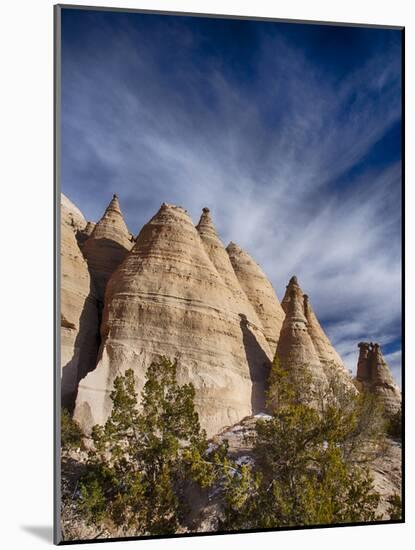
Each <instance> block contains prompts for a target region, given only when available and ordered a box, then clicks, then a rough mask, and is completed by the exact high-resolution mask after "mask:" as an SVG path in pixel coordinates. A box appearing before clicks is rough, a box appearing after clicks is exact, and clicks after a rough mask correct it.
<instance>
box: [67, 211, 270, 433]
mask: <svg viewBox="0 0 415 550" xmlns="http://www.w3.org/2000/svg"><path fill="white" fill-rule="evenodd" d="M232 300H233V296H232V294H231V291H230V290H229V287H228V286H227V284H226V283H225V281H224V280H223V279H222V277H221V276H220V275H219V273H218V271H217V269H216V267H215V266H214V264H213V263H212V261H211V260H210V258H209V256H208V254H207V252H206V250H205V247H204V245H203V243H202V240H201V238H200V236H199V233H198V231H197V230H196V228H195V227H194V225H193V223H192V220H191V219H190V217H189V216H188V215H187V213H186V211H185V210H183V209H182V208H180V207H176V206H171V205H167V204H163V205H162V207H161V208H160V210H159V212H158V213H157V214H156V215H155V216H154V217H153V218H152V219H151V220H150V222H148V223H147V224H146V225H145V226H144V227H143V229H142V230H141V232H140V234H139V236H138V237H137V240H136V244H135V246H134V248H133V249H132V251H131V252H130V253H129V255H128V257H127V258H126V259H125V261H124V262H123V263H122V264H121V266H120V267H119V268H118V269H117V271H116V272H115V273H114V275H113V276H112V277H111V279H110V281H109V283H108V286H107V293H106V300H105V308H104V313H103V321H102V330H101V336H102V341H103V343H102V347H101V350H100V359H99V363H98V365H97V367H96V369H95V370H94V371H93V372H91V373H90V374H89V375H88V376H87V377H86V378H85V379H84V380H83V381H82V383H81V385H80V388H79V392H78V398H77V403H76V410H75V418H76V419H77V420H78V421H79V422H80V423H81V425H82V426H83V427H84V428H85V429H89V428H90V427H91V425H92V424H94V423H97V422H98V423H103V422H104V421H105V419H106V417H107V416H108V414H109V412H110V407H111V402H110V399H109V393H110V391H111V389H112V385H113V380H114V378H115V376H117V375H118V374H119V373H120V372H123V371H125V370H126V369H127V368H132V369H133V370H134V373H135V379H136V387H137V391H138V392H140V391H141V389H142V387H143V384H144V381H145V371H146V369H147V367H148V366H149V364H150V363H151V361H152V360H153V359H155V358H157V357H159V356H160V355H166V356H167V357H169V358H171V359H173V358H177V359H178V361H179V372H178V377H179V381H180V383H184V382H189V381H190V382H192V383H193V384H194V386H195V389H196V399H195V402H196V407H197V410H198V412H199V415H200V420H201V424H202V426H203V427H204V428H206V430H207V432H208V434H213V433H215V432H216V431H217V430H218V429H220V428H221V427H223V426H225V425H228V424H233V423H235V422H236V421H238V420H239V419H241V418H243V417H244V416H247V415H249V414H251V413H252V411H255V410H258V409H260V408H262V407H263V400H264V394H263V388H264V382H265V379H266V377H267V375H268V370H269V366H270V361H269V357H268V356H267V353H269V350H267V344H266V341H265V339H264V337H263V336H262V333H261V331H260V330H258V327H256V326H254V325H252V324H251V323H250V321H249V319H248V318H247V316H246V315H245V314H241V315H238V314H237V313H235V311H234V309H232V310H231V309H230V308H229V307H228V304H230V303H231V302H232Z"/></svg>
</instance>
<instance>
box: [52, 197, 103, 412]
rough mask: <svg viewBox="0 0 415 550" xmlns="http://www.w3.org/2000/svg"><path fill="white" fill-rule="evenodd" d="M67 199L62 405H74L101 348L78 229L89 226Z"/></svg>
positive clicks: (63, 241) (63, 234) (63, 244)
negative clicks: (83, 381)
mask: <svg viewBox="0 0 415 550" xmlns="http://www.w3.org/2000/svg"><path fill="white" fill-rule="evenodd" d="M85 223H86V222H85V220H84V218H83V216H82V214H81V213H80V212H79V210H78V209H77V208H76V207H74V209H73V210H72V209H71V206H70V201H69V200H68V199H66V197H65V200H64V201H63V202H62V207H61V304H60V309H61V312H60V313H61V347H60V351H61V373H62V383H61V390H62V406H64V407H66V408H68V409H69V410H72V409H73V407H74V402H75V397H76V392H77V387H78V383H79V380H80V379H81V378H82V377H83V376H85V375H86V374H87V373H88V372H89V371H90V370H91V369H93V368H94V367H95V361H96V356H97V351H98V345H97V344H98V340H97V338H98V333H99V327H98V311H97V302H96V293H95V290H94V287H93V283H92V281H91V277H90V274H89V271H88V266H87V263H86V261H85V259H84V257H83V255H82V252H81V250H80V249H79V246H78V242H77V240H76V232H77V231H79V230H81V229H82V228H83V226H84V225H85Z"/></svg>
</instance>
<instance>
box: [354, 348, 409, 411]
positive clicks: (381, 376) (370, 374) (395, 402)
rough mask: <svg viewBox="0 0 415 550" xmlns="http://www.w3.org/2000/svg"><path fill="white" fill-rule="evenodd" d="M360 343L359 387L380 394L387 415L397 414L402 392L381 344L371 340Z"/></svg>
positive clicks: (357, 375) (357, 376)
mask: <svg viewBox="0 0 415 550" xmlns="http://www.w3.org/2000/svg"><path fill="white" fill-rule="evenodd" d="M358 345H359V360H358V364H357V374H356V380H357V385H358V387H359V388H360V389H362V390H363V391H368V392H370V393H373V394H375V395H377V396H379V399H380V400H381V402H382V403H383V406H384V409H385V413H386V414H387V415H393V414H395V413H396V412H397V411H398V410H399V409H400V407H401V400H402V397H401V392H400V390H399V388H398V386H397V385H396V384H395V382H394V380H393V377H392V373H391V372H390V370H389V367H388V365H387V363H386V361H385V358H384V357H383V354H382V351H381V349H380V345H379V344H373V343H369V342H360V343H359V344H358Z"/></svg>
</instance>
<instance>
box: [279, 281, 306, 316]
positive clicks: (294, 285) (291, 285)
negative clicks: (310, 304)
mask: <svg viewBox="0 0 415 550" xmlns="http://www.w3.org/2000/svg"><path fill="white" fill-rule="evenodd" d="M292 291H294V293H295V295H296V297H297V299H298V300H299V301H303V291H302V290H301V288H300V285H299V284H298V279H297V277H296V276H295V275H293V276H292V277H291V279H290V280H289V282H288V285H287V286H286V291H285V294H284V298H283V299H282V302H281V307H282V309H283V310H284V311H285V313H287V309H288V304H289V303H290V300H291V294H292Z"/></svg>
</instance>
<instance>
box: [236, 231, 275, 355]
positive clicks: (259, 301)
mask: <svg viewBox="0 0 415 550" xmlns="http://www.w3.org/2000/svg"><path fill="white" fill-rule="evenodd" d="M226 251H227V253H228V255H229V259H230V261H231V264H232V267H233V269H234V271H235V273H236V276H237V278H238V280H239V283H240V285H241V287H242V289H243V290H244V292H245V294H246V296H247V297H248V299H249V301H250V302H251V304H252V306H253V308H254V309H255V311H256V314H257V315H258V318H259V319H260V321H261V322H262V326H263V328H264V334H265V336H266V338H267V340H268V344H269V346H270V349H271V352H272V354H273V355H274V354H275V351H276V349H277V343H278V337H279V334H280V331H281V327H282V322H283V320H284V316H285V315H284V311H283V309H282V308H281V305H280V303H279V301H278V298H277V295H276V294H275V291H274V289H273V287H272V285H271V283H270V282H269V280H268V278H267V277H266V275H265V273H264V272H263V271H262V269H261V268H260V267H259V265H258V264H257V263H256V262H255V261H254V260H253V259H252V258H251V257H250V256H249V254H247V253H246V252H244V251H243V250H242V249H241V248H240V247H239V246H238V245H236V244H235V243H233V242H231V243H229V245H228V246H227V248H226Z"/></svg>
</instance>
